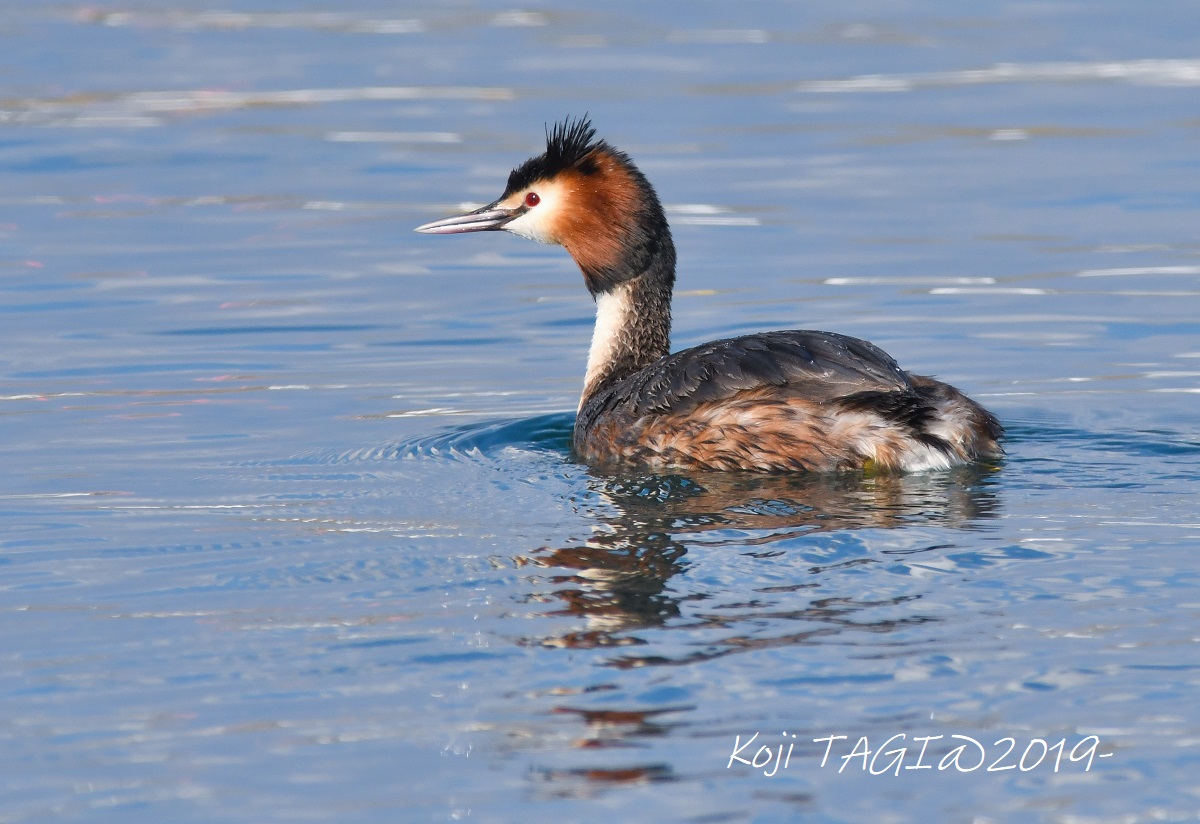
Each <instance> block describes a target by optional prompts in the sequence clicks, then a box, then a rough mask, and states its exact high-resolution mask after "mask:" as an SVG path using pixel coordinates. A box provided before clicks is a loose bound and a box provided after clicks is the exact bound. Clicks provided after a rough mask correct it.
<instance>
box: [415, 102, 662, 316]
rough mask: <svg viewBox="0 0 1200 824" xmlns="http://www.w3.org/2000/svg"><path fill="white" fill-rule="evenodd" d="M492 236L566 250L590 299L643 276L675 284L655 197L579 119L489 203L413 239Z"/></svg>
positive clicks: (558, 131) (563, 127)
mask: <svg viewBox="0 0 1200 824" xmlns="http://www.w3.org/2000/svg"><path fill="white" fill-rule="evenodd" d="M499 229H503V230H504V231H506V232H511V233H512V234H514V235H520V236H521V237H526V238H529V239H531V240H536V241H538V242H539V243H556V244H558V245H560V246H563V247H565V248H566V250H567V251H568V252H570V254H571V257H572V258H574V259H575V262H576V263H577V264H578V265H579V268H580V270H581V271H582V272H583V277H584V282H585V283H586V284H587V287H588V289H589V290H590V291H591V292H592V294H593V295H599V294H603V293H606V292H609V291H611V290H612V289H613V288H614V287H616V286H618V285H619V284H621V283H624V282H625V281H627V280H631V279H633V278H636V277H638V276H639V275H642V274H644V273H646V272H647V271H648V270H653V271H654V273H655V276H656V277H657V278H658V280H659V281H660V282H661V281H663V280H665V281H666V282H665V286H666V288H667V289H668V290H669V289H670V287H671V285H672V283H673V282H674V270H675V248H674V246H673V244H672V242H671V232H670V229H669V228H668V227H667V220H666V217H665V216H664V214H663V210H662V205H661V204H660V203H659V201H658V196H657V195H656V194H655V193H654V189H653V187H651V185H650V183H649V182H648V181H647V180H646V178H645V177H644V176H643V175H642V173H641V172H640V171H638V169H637V167H636V166H634V165H633V161H631V160H630V159H629V156H628V155H626V154H625V153H624V152H621V151H618V150H617V149H614V148H613V147H612V146H610V145H609V144H608V143H606V142H605V141H603V140H597V139H596V130H595V129H593V128H592V125H591V123H590V122H589V121H588V120H587V118H586V117H584V118H581V119H578V120H575V121H572V120H570V119H569V118H568V119H567V120H564V121H563V122H561V123H559V124H557V125H556V126H555V127H554V128H553V129H552V130H550V131H549V132H548V133H547V135H546V151H545V152H544V153H543V154H541V155H538V156H537V157H534V158H530V159H529V160H527V161H525V162H524V163H522V164H521V165H520V166H518V167H517V168H515V169H513V171H512V173H511V174H510V175H509V176H508V185H507V186H506V187H505V188H504V193H503V194H502V195H500V197H499V198H497V199H496V200H495V201H493V202H492V203H489V204H488V205H487V206H484V207H482V208H480V209H476V210H474V211H472V212H467V213H466V214H462V215H456V216H454V217H449V218H445V219H444V220H436V221H434V222H432V223H426V224H425V225H424V226H418V227H417V229H416V231H418V232H424V233H426V234H434V235H454V234H461V233H463V232H485V231H493V230H499ZM664 264H665V265H664Z"/></svg>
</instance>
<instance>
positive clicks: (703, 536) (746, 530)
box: [517, 465, 1000, 807]
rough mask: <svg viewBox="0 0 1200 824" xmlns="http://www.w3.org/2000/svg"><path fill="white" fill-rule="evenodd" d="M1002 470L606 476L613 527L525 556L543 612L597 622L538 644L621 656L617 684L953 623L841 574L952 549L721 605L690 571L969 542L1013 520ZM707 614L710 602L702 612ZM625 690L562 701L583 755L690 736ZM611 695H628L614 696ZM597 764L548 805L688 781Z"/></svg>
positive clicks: (656, 768) (877, 556) (603, 495)
mask: <svg viewBox="0 0 1200 824" xmlns="http://www.w3.org/2000/svg"><path fill="white" fill-rule="evenodd" d="M994 470H995V467H994V466H992V467H989V466H986V465H970V466H964V467H958V468H956V469H954V470H951V471H949V472H941V473H930V474H916V475H895V474H887V475H879V476H875V477H865V476H864V475H862V474H860V473H853V474H852V473H822V474H811V475H795V474H792V475H747V474H744V473H714V474H711V475H696V476H690V477H685V476H681V475H642V476H603V475H599V474H596V473H594V472H593V474H592V476H591V483H590V490H591V492H592V493H593V494H594V496H595V502H596V503H598V504H599V506H595V507H593V509H594V510H604V512H605V514H604V515H598V516H597V517H598V518H599V519H600V520H601V523H602V527H603V528H602V530H601V531H599V532H598V533H597V534H595V535H593V536H592V537H590V538H588V539H587V540H585V541H583V542H582V543H581V544H578V545H570V546H562V547H544V548H541V549H539V550H537V551H535V552H532V553H529V554H528V555H526V556H522V557H520V558H518V559H517V561H518V562H519V563H521V564H524V565H526V566H536V567H542V568H545V569H546V576H545V577H544V578H541V579H540V581H539V582H538V583H535V586H539V583H540V586H539V589H538V591H536V592H535V593H534V595H533V596H532V598H533V600H537V601H542V602H544V603H546V604H550V605H553V606H551V607H550V608H548V609H546V610H545V611H544V612H543V613H542V614H543V615H545V616H547V617H559V618H562V617H568V618H575V619H578V623H581V624H582V625H583V626H582V628H578V629H573V630H571V631H568V632H565V633H561V634H556V635H549V636H543V637H535V638H527V639H526V641H525V642H526V643H529V644H537V645H541V646H545V647H556V648H569V649H573V650H581V649H592V650H597V651H598V652H599V654H600V655H601V656H604V655H605V654H606V650H607V649H609V648H611V649H612V652H611V657H607V658H605V659H603V661H602V663H603V664H605V665H606V666H607V667H609V668H612V669H609V670H608V671H609V672H612V670H613V669H615V670H618V671H621V670H629V669H634V668H640V667H653V666H685V665H688V664H696V663H703V662H705V661H710V660H712V659H716V658H721V657H724V656H728V655H732V654H734V653H738V652H748V651H751V650H761V649H768V648H778V647H787V646H803V645H806V644H812V643H816V642H818V641H821V640H829V639H831V638H835V637H836V636H838V635H839V634H842V633H846V632H858V633H862V632H867V633H872V634H887V633H891V632H894V631H896V630H900V629H902V628H905V627H912V626H917V625H920V624H925V623H930V622H933V621H936V620H940V619H936V618H934V617H932V616H930V615H924V614H921V612H920V611H919V610H918V609H917V603H918V602H919V598H920V596H919V595H915V594H904V595H894V596H891V597H887V598H884V599H871V598H864V597H862V596H861V595H860V594H859V592H860V590H848V589H847V588H846V587H845V586H844V583H845V579H844V578H838V577H837V576H836V573H837V572H838V571H840V570H844V569H846V568H848V567H855V566H867V565H871V564H880V563H892V562H894V561H895V560H896V559H897V556H899V555H911V554H917V553H922V552H936V551H938V550H945V549H947V548H948V547H947V545H946V544H944V543H942V544H938V543H933V542H926V543H922V542H921V541H920V540H918V541H916V542H911V543H907V544H906V543H905V542H904V541H898V542H896V544H897V547H896V548H889V549H880V550H877V551H871V550H869V549H864V550H863V551H862V552H858V553H855V556H854V557H846V555H845V554H844V553H842V552H834V553H832V554H829V562H828V563H821V562H819V561H818V562H815V563H812V564H809V565H808V566H807V567H802V569H803V570H804V571H805V572H806V573H807V574H805V575H804V576H803V578H802V579H797V580H792V581H782V582H780V583H779V584H778V585H773V586H761V585H760V586H757V587H754V588H753V589H749V590H747V591H745V592H744V593H740V592H731V591H730V587H729V586H728V585H726V586H725V587H724V588H723V591H721V592H716V593H714V592H711V589H712V588H713V585H712V584H711V582H700V581H694V582H693V581H691V580H690V579H689V578H688V577H687V576H686V575H681V573H684V572H685V571H686V570H687V566H688V564H687V560H686V556H687V555H688V553H689V552H691V553H693V557H695V554H697V553H700V552H730V551H732V552H738V553H741V554H743V555H753V556H757V557H763V558H770V557H773V556H781V557H782V556H786V555H789V554H791V553H793V552H797V551H799V552H803V551H804V549H802V548H800V549H798V548H797V547H796V544H795V540H796V539H800V540H801V541H804V540H806V539H807V538H811V539H812V546H813V547H815V548H818V549H820V544H821V543H822V541H823V540H827V541H828V542H829V546H830V547H841V544H840V543H839V539H838V536H837V533H839V532H854V531H857V530H881V529H882V530H892V529H900V528H903V527H929V526H935V527H948V528H950V529H957V530H963V531H964V533H967V532H969V531H971V530H975V529H979V528H981V527H983V526H984V525H985V524H986V522H987V521H988V520H990V519H993V518H996V517H997V516H998V515H999V511H1000V506H999V501H998V500H997V497H996V493H995V488H994V486H993V485H992V484H991V482H990V480H989V479H990V476H991V475H992V474H993V473H994ZM822 536H824V537H822ZM841 548H844V547H841ZM821 554H826V553H821ZM805 555H806V557H811V556H810V555H809V553H807V552H806V553H805ZM889 555H890V556H891V557H888V556H889ZM791 568H793V569H794V568H795V567H794V566H793V567H791ZM853 580H854V581H855V582H856V583H860V582H861V581H862V579H861V578H857V577H855V578H854V579H853ZM759 583H760V584H761V583H762V581H761V580H760V581H759ZM706 587H707V588H708V590H709V591H706ZM718 599H719V600H718ZM701 602H703V603H704V606H698V605H699V604H700V603H701ZM789 602H791V603H789ZM897 607H899V610H897ZM897 613H899V614H897ZM780 627H783V629H782V630H780ZM669 629H682V630H684V631H685V633H686V634H687V639H686V641H685V649H687V650H688V651H687V652H684V653H683V654H678V653H677V652H674V653H673V654H656V652H657V651H655V652H651V651H650V650H651V649H652V648H653V647H655V646H659V644H658V642H659V641H660V640H661V636H660V637H658V638H656V637H655V632H654V631H655V630H669ZM709 639H711V640H709ZM663 646H665V645H663ZM671 649H672V650H673V651H677V650H678V649H679V647H678V646H672V647H671ZM619 684H620V681H619V680H617V681H616V682H614V681H613V680H611V679H607V678H601V679H600V681H599V682H598V683H595V684H593V685H591V686H589V687H585V688H582V689H580V688H577V687H566V688H563V689H561V690H551V691H550V692H549V693H548V694H546V697H548V698H549V699H550V701H551V702H552V704H553V706H552V707H551V709H550V712H551V713H552V714H553V715H556V716H562V717H569V718H572V719H575V720H576V721H577V722H578V723H580V724H582V729H581V730H579V731H578V732H576V733H574V734H573V747H574V748H575V749H576V750H579V751H586V750H605V751H612V750H616V751H621V752H624V751H626V750H629V749H630V748H632V749H633V750H634V751H641V750H644V748H645V744H646V742H647V741H648V740H650V739H654V738H661V737H670V736H672V735H673V734H674V731H675V728H676V727H679V726H680V725H683V726H687V723H688V722H687V720H686V718H687V713H688V712H689V711H690V710H691V709H692V708H691V707H690V706H687V705H668V706H663V705H655V706H644V705H641V702H637V704H635V705H632V706H630V705H627V704H626V705H624V706H622V704H623V703H624V702H623V701H622V700H621V698H620V697H619V696H620V693H621V690H622V687H621V686H620V685H619ZM596 693H598V694H599V695H595V694H596ZM604 693H612V694H611V695H610V696H609V697H607V698H604V697H602V696H603V694H604ZM597 698H598V699H599V701H600V705H597V703H596V699H597ZM614 699H615V700H616V703H615V704H614ZM593 757H594V758H596V759H598V760H597V761H596V763H592V764H587V763H577V764H574V765H572V766H570V767H567V766H563V765H559V766H555V767H547V768H544V769H538V770H535V771H534V777H535V778H536V779H537V780H538V788H537V790H536V792H537V793H538V794H539V795H546V796H547V797H588V796H592V795H595V794H596V793H598V792H602V791H604V790H605V789H606V788H611V787H614V786H629V785H641V784H653V783H659V782H664V781H674V780H677V779H678V776H677V775H676V774H675V772H674V770H673V769H672V767H671V765H670V764H669V763H663V762H661V761H654V760H648V761H647V760H641V759H638V758H636V757H635V758H634V759H632V760H631V761H622V760H621V759H620V757H618V760H617V761H616V762H615V763H614V762H613V761H612V758H613V756H612V755H607V756H601V755H599V753H597V754H596V755H595V756H593ZM807 801H808V800H807V798H806V797H801V796H797V798H796V799H794V802H795V803H796V804H797V805H799V806H801V807H802V806H804V805H805V804H806V803H807Z"/></svg>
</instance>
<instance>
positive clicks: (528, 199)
mask: <svg viewBox="0 0 1200 824" xmlns="http://www.w3.org/2000/svg"><path fill="white" fill-rule="evenodd" d="M541 202H542V199H541V198H540V197H538V196H537V192H530V193H529V194H527V195H525V205H526V206H528V207H529V208H530V209H532V208H533V207H534V206H536V205H538V204H539V203H541Z"/></svg>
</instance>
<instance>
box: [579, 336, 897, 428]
mask: <svg viewBox="0 0 1200 824" xmlns="http://www.w3.org/2000/svg"><path fill="white" fill-rule="evenodd" d="M765 387H778V388H780V389H781V390H783V391H785V392H787V393H789V394H791V393H794V394H796V395H798V396H802V397H804V398H806V399H808V400H811V401H813V402H817V403H819V402H822V401H827V400H832V399H833V398H838V397H844V396H847V395H853V394H855V393H858V392H868V391H873V392H895V391H901V392H903V391H905V390H909V391H911V390H912V389H913V384H912V382H911V380H910V379H909V376H908V374H907V373H906V372H905V371H904V370H903V369H901V368H900V366H899V365H898V364H897V363H896V361H895V360H893V359H892V357H891V356H890V355H888V354H887V353H886V352H884V351H883V350H882V349H880V348H879V347H877V346H875V345H873V344H870V343H867V342H866V341H863V340H859V339H858V338H851V337H847V336H846V335H838V334H836V333H833V332H811V331H788V332H764V333H759V334H755V335H747V336H745V337H740V338H728V339H725V340H719V341H713V342H712V343H706V344H703V345H701V346H696V347H693V348H692V349H685V350H683V351H682V352H676V353H675V354H673V355H668V356H666V357H665V358H663V359H662V360H660V361H658V362H657V363H655V364H652V365H651V366H649V367H647V368H646V369H643V370H642V371H640V372H638V373H636V374H634V375H631V376H630V377H628V378H626V379H625V380H623V381H618V382H617V383H616V384H615V385H614V386H613V387H612V388H611V392H610V393H608V397H607V398H606V399H605V401H604V402H602V403H601V404H597V406H599V407H600V408H598V409H595V412H597V413H599V412H601V411H602V410H604V411H607V410H615V409H616V408H617V407H621V408H622V411H623V412H626V413H627V414H632V415H634V416H637V415H644V414H653V413H663V412H671V413H673V414H685V413H687V412H688V411H690V410H692V409H694V408H696V407H697V406H700V405H701V404H706V403H712V402H714V401H721V400H725V399H727V398H732V397H734V396H736V395H737V394H739V393H741V392H745V391H748V390H754V389H760V388H765ZM597 400H599V398H598V399H597ZM588 405H589V406H591V404H588Z"/></svg>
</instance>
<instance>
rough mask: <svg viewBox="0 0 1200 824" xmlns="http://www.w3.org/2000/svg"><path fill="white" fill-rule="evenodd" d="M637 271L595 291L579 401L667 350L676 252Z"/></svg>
mask: <svg viewBox="0 0 1200 824" xmlns="http://www.w3.org/2000/svg"><path fill="white" fill-rule="evenodd" d="M656 258H657V259H656V260H654V261H653V262H652V264H651V266H650V267H649V268H648V269H647V270H646V271H644V272H643V273H642V274H640V275H638V276H637V277H634V278H631V279H629V280H625V281H622V282H621V283H618V284H616V285H615V286H613V287H611V288H610V289H608V290H607V291H604V292H601V293H599V294H598V295H597V296H596V328H595V331H594V332H593V333H592V347H591V349H590V350H589V351H588V361H587V373H586V375H585V376H584V379H583V397H582V398H581V399H580V401H579V405H580V406H581V407H582V406H583V404H584V403H585V402H586V401H587V399H588V398H589V397H591V396H592V395H593V394H594V393H595V392H596V391H597V390H598V389H600V388H601V387H602V386H604V385H605V384H607V383H609V382H611V381H615V380H620V379H622V378H624V377H626V376H628V375H631V374H633V373H634V372H637V371H639V370H641V369H644V368H645V367H647V366H649V365H650V364H652V363H654V361H656V360H658V359H659V358H661V357H662V356H663V355H666V354H667V353H668V352H669V351H670V337H671V287H672V285H673V284H674V279H675V260H674V254H670V255H662V256H656Z"/></svg>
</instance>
